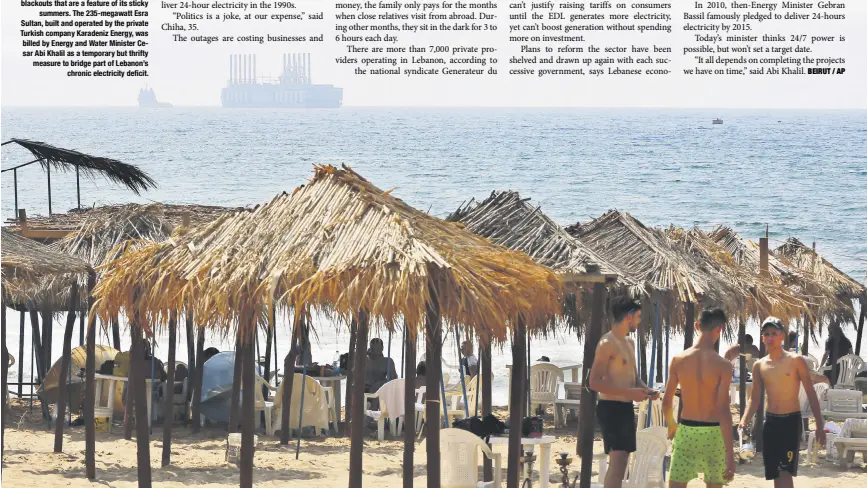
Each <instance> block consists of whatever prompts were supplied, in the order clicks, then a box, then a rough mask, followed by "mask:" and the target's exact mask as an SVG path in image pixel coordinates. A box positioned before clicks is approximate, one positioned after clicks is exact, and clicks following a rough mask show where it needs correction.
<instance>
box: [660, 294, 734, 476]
mask: <svg viewBox="0 0 867 488" xmlns="http://www.w3.org/2000/svg"><path fill="white" fill-rule="evenodd" d="M726 321H727V319H726V315H725V313H724V312H723V311H722V310H720V309H718V308H717V309H711V310H705V311H703V312H702V314H701V318H700V319H699V322H698V323H696V324H695V327H696V328H697V329H699V333H700V335H699V338H698V342H697V343H696V344H695V345H694V346H693V347H691V348H689V349H687V350H686V351H683V352H682V353H680V354H678V355H677V356H675V357H674V359H673V360H672V362H671V368H670V370H669V376H668V385H667V386H666V388H665V396H664V397H663V399H662V409H663V412H665V419H666V422H667V423H668V436H669V438H673V439H674V441H673V442H672V454H671V471H670V472H669V474H668V479H669V482H670V485H669V486H670V487H671V488H686V485H687V483H689V482H690V481H691V480H693V479H696V478H698V474H699V473H703V474H704V482H705V484H706V485H707V486H708V488H711V487H720V486H723V485H725V484H726V483H728V482H729V481H731V479H732V478H733V477H734V474H735V457H734V448H733V444H734V440H733V435H732V417H731V413H730V412H729V385H730V384H731V380H732V365H731V363H729V362H728V361H727V360H726V359H725V358H723V357H722V356H720V355H719V354H718V353H717V352H716V349H715V348H714V343H715V342H716V341H717V340H719V336H720V333H721V332H722V328H723V327H724V326H725V324H726ZM678 385H680V401H681V402H682V404H683V412H682V413H681V420H680V425H678V424H677V421H676V419H675V417H674V411H673V408H672V407H673V400H674V393H675V391H676V390H677V387H678Z"/></svg>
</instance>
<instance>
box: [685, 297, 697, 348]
mask: <svg viewBox="0 0 867 488" xmlns="http://www.w3.org/2000/svg"><path fill="white" fill-rule="evenodd" d="M685 315H686V325H685V328H684V330H683V349H684V350H687V349H689V348H690V347H692V342H693V338H694V337H695V303H693V302H686V314H685Z"/></svg>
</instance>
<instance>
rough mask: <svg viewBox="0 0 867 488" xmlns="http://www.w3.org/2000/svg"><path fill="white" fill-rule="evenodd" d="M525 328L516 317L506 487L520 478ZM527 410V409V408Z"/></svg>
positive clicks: (514, 487) (515, 484)
mask: <svg viewBox="0 0 867 488" xmlns="http://www.w3.org/2000/svg"><path fill="white" fill-rule="evenodd" d="M526 361H527V328H526V325H525V324H524V319H523V318H522V317H519V318H518V323H517V326H516V327H515V331H514V333H513V334H512V373H511V377H512V380H511V381H510V382H509V398H510V400H509V405H511V406H512V408H511V409H510V411H509V445H508V455H507V456H508V465H507V468H506V487H507V488H518V487H519V486H520V485H521V480H520V476H521V473H520V464H521V463H520V458H521V433H522V432H521V431H522V429H521V427H522V420H523V418H522V415H521V413H522V411H523V409H524V406H525V405H524V392H525V391H526V389H525V388H524V382H525V380H524V377H525V376H526V371H524V368H525V367H526V366H527V363H526ZM528 410H529V409H528Z"/></svg>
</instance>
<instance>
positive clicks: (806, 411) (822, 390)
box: [798, 383, 828, 459]
mask: <svg viewBox="0 0 867 488" xmlns="http://www.w3.org/2000/svg"><path fill="white" fill-rule="evenodd" d="M813 389H814V390H815V391H816V396H817V397H819V408H820V409H822V410H826V409H827V404H828V397H827V392H828V385H827V384H825V383H816V384H815V385H813ZM798 401H799V402H801V417H803V418H805V419H809V418H816V416H815V415H814V414H813V408H812V407H811V406H810V400H809V399H808V398H807V392H806V390H804V387H803V386H801V391H800V392H798ZM801 434H802V435H801V438H802V439H807V440H808V441H809V439H808V436H807V431H805V430H804V429H801ZM810 435H811V436H815V433H812V432H811V433H810ZM807 457H808V459H809V454H808V455H807Z"/></svg>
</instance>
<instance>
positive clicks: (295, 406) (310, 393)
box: [271, 373, 329, 435]
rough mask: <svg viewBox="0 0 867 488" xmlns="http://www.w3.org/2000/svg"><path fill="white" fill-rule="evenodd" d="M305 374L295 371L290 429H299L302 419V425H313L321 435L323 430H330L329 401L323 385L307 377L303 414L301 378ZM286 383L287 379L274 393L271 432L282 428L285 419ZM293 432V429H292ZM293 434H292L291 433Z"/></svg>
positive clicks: (317, 433)
mask: <svg viewBox="0 0 867 488" xmlns="http://www.w3.org/2000/svg"><path fill="white" fill-rule="evenodd" d="M302 378H303V375H302V374H301V373H295V374H294V375H293V379H292V380H293V383H292V398H291V402H292V406H291V410H290V412H289V421H290V424H289V426H288V428H289V429H297V428H298V419H299V418H301V419H302V423H301V427H302V428H303V427H309V426H312V427H313V428H314V429H315V432H316V435H319V434H320V432H321V431H327V430H328V418H329V413H328V403H327V400H326V398H325V392H324V390H323V388H322V385H321V384H320V383H319V382H318V381H316V380H315V379H313V378H311V377H309V376H308V377H307V382H306V384H305V391H304V412H303V415H302V413H301V412H300V410H301V389H302V388H301V384H302V383H301V380H302ZM285 385H286V380H285V379H284V381H283V382H282V383H280V387H279V388H277V392H276V394H275V395H274V405H273V406H272V409H271V411H272V417H271V419H272V420H271V431H272V432H271V434H272V435H273V433H274V432H276V431H277V429H281V428H282V425H281V424H282V421H283V387H284V386H285ZM290 432H291V430H290ZM290 435H291V434H290Z"/></svg>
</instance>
